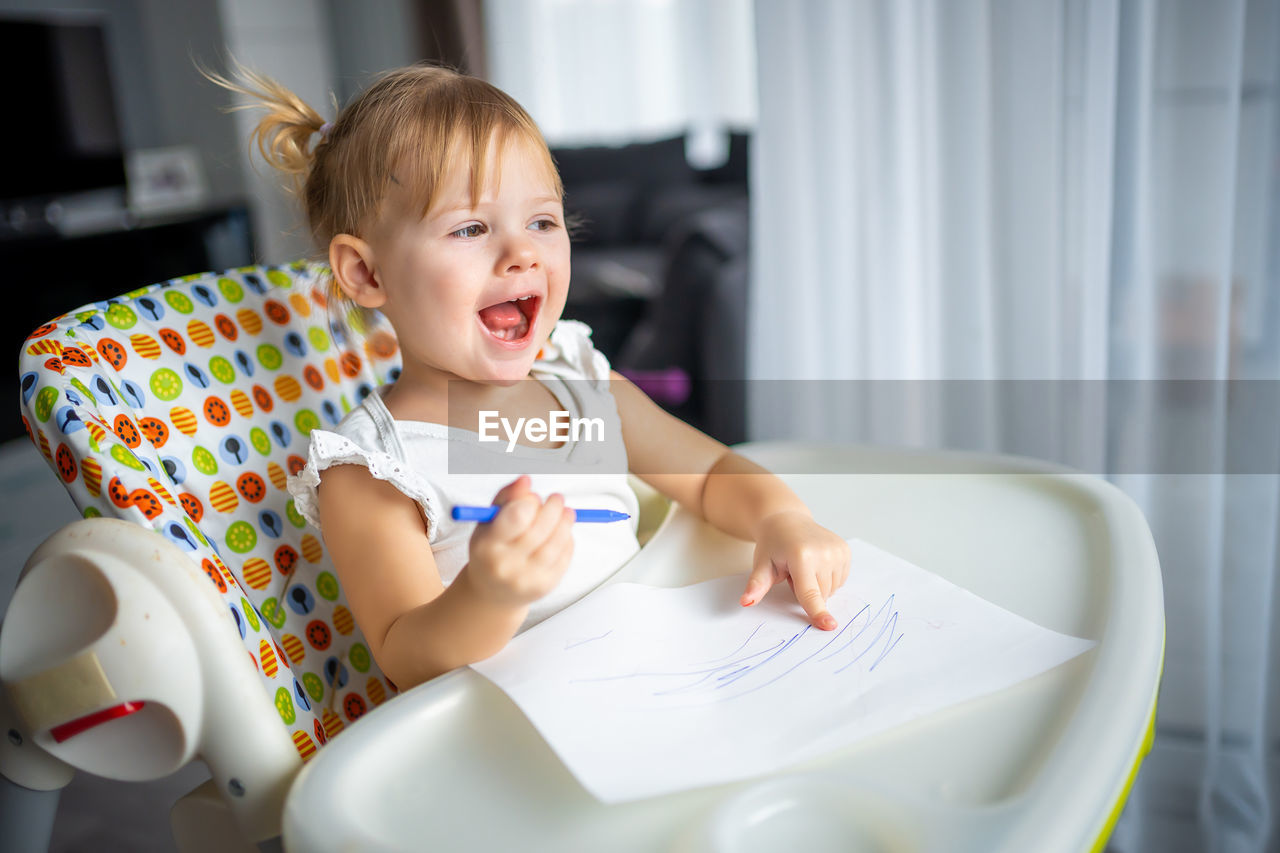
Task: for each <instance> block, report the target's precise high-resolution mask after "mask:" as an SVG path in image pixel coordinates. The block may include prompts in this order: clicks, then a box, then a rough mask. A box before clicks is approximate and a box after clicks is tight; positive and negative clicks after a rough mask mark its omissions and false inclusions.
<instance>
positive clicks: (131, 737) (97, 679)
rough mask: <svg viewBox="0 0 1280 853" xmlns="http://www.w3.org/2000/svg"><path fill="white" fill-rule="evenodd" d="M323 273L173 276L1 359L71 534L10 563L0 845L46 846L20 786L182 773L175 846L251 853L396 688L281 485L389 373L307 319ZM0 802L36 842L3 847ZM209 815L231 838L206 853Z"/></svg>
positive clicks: (285, 269) (10, 841)
mask: <svg viewBox="0 0 1280 853" xmlns="http://www.w3.org/2000/svg"><path fill="white" fill-rule="evenodd" d="M323 277H324V270H323V268H320V267H316V266H311V265H307V264H304V263H296V264H292V265H289V266H282V267H248V268H243V269H237V270H231V271H227V272H223V273H207V274H202V275H197V276H192V277H188V278H183V279H174V280H172V281H168V282H164V283H162V284H158V285H155V286H151V287H145V288H142V289H140V290H136V291H133V292H131V293H127V294H125V295H124V296H122V297H119V298H115V299H109V300H107V301H105V302H99V303H94V304H92V305H87V306H85V307H84V308H83V309H81V310H78V311H74V312H71V313H69V314H67V315H65V316H63V317H60V318H58V319H56V320H54V321H53V322H51V323H48V324H46V325H44V326H42V327H40V328H39V329H37V330H36V331H35V332H33V333H32V335H31V336H30V338H29V339H28V340H27V342H26V343H25V344H24V345H23V349H22V353H21V356H20V365H21V395H22V414H23V422H24V424H25V426H26V428H27V431H28V433H29V435H30V436H31V438H32V440H33V441H34V442H35V443H36V445H37V446H38V447H39V449H40V452H41V453H42V454H43V455H44V457H45V458H46V459H47V460H48V461H49V463H50V464H51V465H52V466H53V467H54V469H55V470H56V472H57V474H58V476H59V477H60V478H61V480H62V481H63V483H64V485H65V486H66V488H67V490H68V492H69V493H70V494H71V497H72V499H73V500H74V501H75V504H76V506H77V507H78V508H79V510H80V512H81V513H82V514H83V516H84V518H85V520H82V521H79V522H76V523H75V524H72V525H69V526H68V527H66V528H64V529H63V530H61V531H59V532H58V533H56V534H55V535H54V536H53V537H51V538H50V540H49V541H47V542H46V543H45V544H44V545H42V546H41V547H40V548H39V549H38V550H37V551H36V552H35V553H34V554H33V555H32V557H31V559H30V560H29V562H28V563H27V565H26V567H25V568H24V570H23V574H22V577H21V580H20V582H19V585H18V588H17V590H16V592H15V593H14V596H13V600H12V603H11V605H10V607H9V610H8V614H7V615H6V618H5V621H4V623H3V625H0V682H2V683H3V688H4V689H3V690H0V727H2V728H3V729H4V731H5V732H6V733H7V736H6V737H5V738H4V740H3V742H0V774H3V776H4V777H6V779H7V780H8V789H7V791H8V795H7V797H0V799H4V800H5V801H6V802H7V803H9V804H10V805H9V806H8V807H5V806H0V816H4V817H5V818H6V820H4V821H3V823H4V825H5V826H4V828H3V829H0V848H3V849H5V850H10V849H15V845H17V844H18V843H19V842H23V841H24V839H25V843H27V844H29V845H30V846H31V848H32V849H43V847H44V845H47V843H48V828H49V827H48V825H47V821H51V820H52V807H51V806H48V805H47V804H46V805H41V803H47V802H48V800H47V799H44V800H42V799H41V798H39V797H38V796H37V795H35V794H34V793H32V792H35V791H50V790H57V789H60V788H61V787H62V786H64V785H65V784H66V783H67V782H68V781H69V780H70V778H71V775H72V773H73V770H85V771H88V772H91V773H95V774H98V775H101V776H106V777H109V778H115V779H121V780H145V779H155V778H159V777H161V776H165V775H167V774H169V773H172V772H173V771H175V770H177V769H178V768H180V767H181V766H183V765H184V764H186V763H187V762H188V761H190V760H192V759H197V758H198V759H202V760H204V761H205V762H206V763H207V764H208V766H209V769H210V771H211V774H212V779H211V780H210V781H209V782H208V783H206V784H205V785H204V786H202V788H201V789H197V791H196V792H194V793H193V795H191V796H189V797H188V798H186V799H185V800H183V801H180V803H179V805H177V806H175V808H174V811H173V826H174V832H175V836H176V838H177V841H178V842H179V846H181V847H183V848H184V849H219V850H225V849H234V848H232V847H230V846H228V845H230V844H239V845H240V846H247V845H248V844H249V843H253V842H264V843H266V844H267V845H268V846H269V845H270V844H271V843H273V842H271V839H273V838H276V837H277V836H278V835H279V833H280V815H281V807H282V803H283V799H284V795H285V793H286V791H287V789H288V786H289V785H290V783H291V782H292V780H293V777H294V776H295V775H296V774H297V771H298V770H299V769H300V768H301V767H302V765H303V763H304V762H306V761H307V760H308V759H310V758H311V757H312V756H313V755H314V754H315V753H316V750H317V749H318V748H319V747H320V746H322V745H323V744H324V743H325V742H326V741H327V740H328V739H329V738H331V737H333V736H334V735H336V734H337V733H339V732H340V731H342V730H343V729H344V728H346V727H349V726H351V725H352V724H353V723H355V722H356V721H358V720H359V719H360V718H361V717H362V716H363V715H364V714H365V713H366V712H368V711H369V710H370V709H372V708H374V707H376V706H378V705H380V704H382V703H383V702H385V701H386V700H387V698H388V697H389V696H391V695H393V694H394V693H395V692H396V688H395V686H394V685H393V684H391V683H390V682H389V681H388V680H387V679H386V678H385V677H384V676H383V674H382V673H381V672H380V671H379V669H378V667H377V664H376V663H374V661H373V659H372V657H371V655H370V653H369V648H368V644H367V643H366V641H365V640H364V638H363V637H362V636H361V634H360V630H359V629H358V628H357V627H356V625H355V623H354V621H353V619H352V615H351V612H350V610H348V609H347V607H346V606H344V604H343V595H342V590H341V588H340V586H339V584H338V581H337V578H336V575H335V572H334V570H333V567H332V565H331V564H330V561H329V558H328V556H327V554H326V553H325V549H324V546H323V544H322V542H321V541H320V539H319V538H318V537H317V536H316V535H315V533H314V532H309V531H308V530H307V528H306V524H305V522H304V521H303V519H302V517H301V516H300V515H299V514H298V513H297V512H296V511H295V508H294V505H293V501H292V500H291V498H290V496H289V493H288V491H287V490H286V487H285V482H286V475H287V474H288V473H290V472H294V471H297V470H298V469H299V468H300V467H301V466H302V465H303V464H304V461H305V457H306V453H307V436H308V434H309V433H310V431H311V430H312V429H313V428H316V427H320V426H325V427H331V426H333V425H335V424H337V423H338V421H339V420H340V419H341V418H342V416H343V414H344V413H345V412H346V411H348V410H349V409H350V408H351V407H352V406H353V405H357V404H358V403H359V401H360V400H361V399H362V398H363V396H364V395H365V394H368V393H369V392H370V391H371V390H372V389H373V388H375V387H377V386H378V385H379V384H381V383H382V382H385V381H388V380H390V379H394V378H395V376H396V375H397V371H398V365H399V353H398V349H397V345H396V340H395V337H394V335H393V334H392V333H391V331H390V328H389V327H384V326H375V327H373V328H372V329H369V330H368V334H367V335H365V336H364V338H363V340H362V341H361V342H360V343H359V344H356V343H354V342H352V341H351V340H349V339H348V338H347V337H346V336H345V335H344V334H343V333H342V328H343V327H342V325H341V324H334V323H331V322H330V318H329V316H328V312H327V310H326V304H325V298H324V293H323V288H322V287H319V286H317V285H318V284H319V282H320V281H321V280H322V278H323ZM264 691H265V692H264ZM2 782H3V780H0V783H2ZM15 798H16V800H15ZM54 799H55V800H56V797H55V798H54ZM15 801H16V802H18V804H19V805H18V806H17V808H18V809H20V810H22V812H23V813H24V814H25V816H26V817H27V819H28V821H27V822H31V819H32V818H33V817H39V818H40V820H36V821H35V822H36V823H39V822H40V821H41V820H43V821H45V822H46V825H45V826H44V827H43V828H41V827H36V828H34V829H31V830H30V831H25V830H24V831H22V832H21V833H19V830H18V829H17V827H16V825H15V822H14V821H13V820H9V819H7V818H8V817H9V814H10V812H9V811H7V810H6V808H12V807H13V806H12V804H13V803H14V802H15ZM42 812H47V816H45V815H43V814H42ZM228 814H229V815H230V817H231V818H232V821H231V823H232V825H233V826H234V828H235V832H234V834H236V835H238V836H239V838H238V839H227V838H218V837H216V836H213V835H211V834H210V833H211V832H212V831H213V828H215V827H217V826H219V825H223V826H225V825H226V824H227V823H228V821H227V820H226V817H227V815H228ZM15 833H19V834H17V835H16V837H15ZM223 834H224V835H225V832H224V833H223ZM274 843H276V844H278V841H276V842H274Z"/></svg>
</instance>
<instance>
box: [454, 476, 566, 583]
mask: <svg viewBox="0 0 1280 853" xmlns="http://www.w3.org/2000/svg"><path fill="white" fill-rule="evenodd" d="M493 503H494V505H496V506H499V507H501V509H499V510H498V515H497V516H496V517H495V518H494V519H493V521H491V522H489V523H488V524H479V525H477V526H476V530H475V532H474V533H472V534H471V545H470V549H469V551H470V557H471V561H470V563H468V565H467V567H466V569H465V572H466V574H467V579H468V580H469V581H470V583H471V585H472V587H473V588H474V589H475V590H476V592H477V593H479V594H480V595H482V596H484V597H485V598H487V599H489V600H490V601H493V602H494V603H496V604H504V605H508V606H513V607H515V606H525V605H528V604H530V603H532V602H534V601H536V600H538V599H539V598H541V597H542V596H544V595H546V594H547V593H548V592H550V591H551V590H552V589H553V588H554V587H555V585H556V584H557V583H559V581H560V578H561V577H562V576H563V575H564V573H565V570H566V569H567V568H568V567H569V560H570V559H571V558H572V557H573V520H574V512H573V510H572V509H569V508H568V507H566V506H565V505H564V497H563V496H561V495H558V494H553V495H551V496H550V497H548V498H547V499H546V500H545V501H543V500H542V499H541V498H539V497H538V496H537V495H535V494H534V493H533V492H532V491H531V489H530V480H529V478H528V477H527V476H523V475H522V476H521V477H519V478H517V479H516V480H515V481H514V482H511V483H509V484H507V485H506V486H504V487H503V488H502V489H501V491H499V492H498V494H497V495H495V496H494V499H493Z"/></svg>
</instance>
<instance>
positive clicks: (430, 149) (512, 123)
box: [390, 95, 564, 217]
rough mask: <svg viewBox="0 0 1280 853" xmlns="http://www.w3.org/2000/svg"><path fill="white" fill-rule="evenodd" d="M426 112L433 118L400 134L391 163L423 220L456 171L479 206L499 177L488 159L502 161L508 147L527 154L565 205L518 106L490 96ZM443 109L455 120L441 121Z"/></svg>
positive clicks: (546, 155)
mask: <svg viewBox="0 0 1280 853" xmlns="http://www.w3.org/2000/svg"><path fill="white" fill-rule="evenodd" d="M504 99H505V98H504ZM424 106H426V109H424V112H430V113H432V114H431V115H423V116H422V117H421V120H419V121H417V122H414V126H412V127H410V128H406V131H405V132H404V133H402V134H399V138H400V139H401V140H402V142H403V144H402V145H401V146H400V150H398V151H396V152H394V155H393V158H392V160H391V162H392V163H395V164H397V165H396V167H395V168H394V169H393V171H392V173H391V176H390V177H391V180H392V181H394V182H396V183H398V184H400V185H401V186H402V187H403V188H404V189H405V190H406V191H407V192H408V193H409V195H410V198H411V199H413V200H414V204H416V206H417V207H418V210H419V215H420V216H422V217H425V216H426V215H427V214H428V212H429V211H430V210H431V208H432V206H433V205H434V204H435V203H436V201H437V200H438V198H439V194H440V187H441V185H442V184H443V182H444V180H445V176H446V175H450V174H454V173H455V170H457V169H466V170H467V172H468V174H469V176H470V177H469V184H470V188H471V205H472V206H473V207H474V206H476V205H477V204H479V201H480V197H481V195H483V193H484V191H485V190H486V189H487V188H488V187H487V184H488V182H489V181H490V180H492V179H493V177H494V175H495V174H496V173H495V171H494V169H493V166H494V165H495V164H494V163H491V162H490V159H491V158H493V157H502V156H504V155H505V154H506V152H507V146H509V145H518V146H520V147H521V148H523V149H524V152H525V153H526V154H527V155H528V156H530V157H531V158H532V162H534V163H535V164H536V165H537V166H538V167H540V168H541V169H543V170H544V177H545V178H546V179H547V181H548V183H549V184H550V185H551V187H552V191H553V192H554V194H555V196H556V197H557V198H560V199H563V197H564V187H563V185H562V183H561V181H560V174H559V172H558V171H557V170H556V167H555V163H554V162H553V160H552V159H551V152H550V151H549V150H548V149H547V144H546V142H545V141H544V140H543V138H542V134H541V133H540V132H539V131H538V128H537V125H535V124H534V123H533V121H532V119H530V118H529V116H528V115H527V114H526V113H525V112H524V110H522V109H520V107H519V106H517V105H516V104H515V103H514V102H511V103H510V104H509V105H508V104H505V103H502V102H501V100H495V99H494V98H493V97H492V96H491V95H490V96H489V97H485V98H483V99H474V100H473V99H467V100H461V99H459V103H456V104H453V105H446V104H441V103H439V102H435V103H429V104H426V105H424ZM444 106H452V107H453V108H454V109H452V110H449V112H451V113H453V114H452V115H444V116H442V115H440V108H441V107H444ZM442 129H444V132H442Z"/></svg>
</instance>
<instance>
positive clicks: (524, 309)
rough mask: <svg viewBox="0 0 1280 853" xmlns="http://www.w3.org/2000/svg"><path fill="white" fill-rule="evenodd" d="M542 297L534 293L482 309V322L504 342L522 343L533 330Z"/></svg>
mask: <svg viewBox="0 0 1280 853" xmlns="http://www.w3.org/2000/svg"><path fill="white" fill-rule="evenodd" d="M541 301H542V300H541V299H540V298H539V297H537V296H534V295H527V296H521V297H518V298H516V299H509V300H507V301H506V302H499V303H497V304H496V305H490V306H489V307H487V308H481V309H480V312H479V313H480V322H481V324H482V325H483V326H484V327H485V329H486V330H488V332H489V334H491V335H493V336H494V337H495V338H497V339H498V340H500V341H503V342H504V343H512V344H516V343H521V342H523V341H524V340H525V339H527V338H528V337H529V335H530V334H531V333H532V331H533V325H534V320H535V319H537V316H538V307H539V305H540V303H541Z"/></svg>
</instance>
